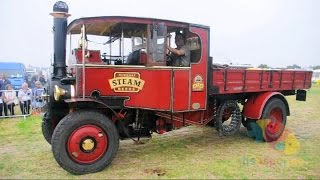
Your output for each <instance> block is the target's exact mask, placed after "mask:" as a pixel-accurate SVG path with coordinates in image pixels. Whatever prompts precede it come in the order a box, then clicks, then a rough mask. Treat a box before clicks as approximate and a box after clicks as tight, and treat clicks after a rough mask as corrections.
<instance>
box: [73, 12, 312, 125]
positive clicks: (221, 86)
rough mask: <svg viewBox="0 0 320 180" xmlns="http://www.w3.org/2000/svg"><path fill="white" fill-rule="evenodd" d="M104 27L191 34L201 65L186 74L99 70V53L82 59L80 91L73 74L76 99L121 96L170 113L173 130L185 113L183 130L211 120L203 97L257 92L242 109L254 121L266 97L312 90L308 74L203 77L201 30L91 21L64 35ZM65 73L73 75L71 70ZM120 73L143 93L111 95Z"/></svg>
mask: <svg viewBox="0 0 320 180" xmlns="http://www.w3.org/2000/svg"><path fill="white" fill-rule="evenodd" d="M106 22H128V23H141V24H152V23H154V22H157V23H159V22H163V23H164V24H165V25H167V26H176V27H184V28H187V27H189V31H190V32H188V34H187V35H188V36H190V37H193V36H194V35H195V34H196V35H198V36H199V38H200V41H201V59H200V61H199V62H196V63H195V62H192V63H191V65H190V67H186V68H176V67H166V66H158V67H152V66H151V67H150V66H149V64H148V62H147V66H126V65H103V64H104V63H101V64H99V63H98V62H101V58H100V52H95V51H91V50H90V51H89V52H90V54H92V57H89V58H88V59H87V62H88V63H87V65H86V69H85V74H86V76H85V86H84V87H83V83H82V79H83V77H82V66H78V67H77V72H76V73H75V75H76V76H77V85H76V92H77V96H78V97H81V96H83V94H82V89H83V88H85V96H87V97H89V96H90V95H91V93H92V92H93V91H99V92H100V95H101V96H122V97H123V96H126V97H129V98H128V100H126V101H125V102H124V106H125V107H127V108H137V109H139V108H141V109H152V110H156V111H166V112H171V113H173V122H172V123H174V125H175V126H181V125H182V124H183V123H182V119H183V118H182V113H181V112H188V113H184V117H185V123H186V124H205V123H208V122H209V121H210V120H211V119H210V117H211V115H212V112H211V111H210V110H207V108H208V106H211V105H210V102H207V101H208V96H213V95H217V96H219V95H224V94H243V93H252V92H260V93H261V94H260V95H258V96H257V97H255V96H254V97H253V96H252V97H251V98H250V99H249V100H248V101H247V102H246V104H245V106H244V115H245V116H246V117H248V118H252V119H259V118H260V116H261V113H262V110H263V107H264V105H265V103H266V101H267V100H268V99H269V98H270V97H271V96H273V95H276V94H279V95H281V93H280V92H281V91H283V90H296V89H308V88H310V87H311V76H312V72H311V71H293V70H252V69H228V68H226V69H223V68H221V69H219V68H215V69H212V70H213V72H212V73H211V74H208V72H207V71H208V67H207V66H208V65H207V63H208V59H209V57H208V56H209V28H208V27H205V26H203V27H202V26H193V25H191V24H187V23H180V22H174V21H166V20H155V19H148V18H130V17H93V18H81V19H78V20H75V21H73V22H72V23H71V24H70V25H69V27H68V32H71V33H79V30H80V27H81V26H82V24H94V23H106ZM93 33H94V32H93ZM75 56H76V59H77V61H76V62H77V63H82V61H81V59H82V58H81V57H82V52H81V50H80V51H76V53H75ZM140 58H141V59H140V62H146V60H147V59H148V57H146V54H144V55H142V56H140ZM69 67H71V68H73V69H75V68H74V67H72V66H69ZM210 68H211V67H210ZM73 72H75V71H73ZM119 72H132V73H139V75H140V79H142V80H143V81H144V82H145V83H144V87H143V89H141V90H139V91H138V92H115V91H114V90H113V89H111V87H110V84H109V80H110V79H112V78H114V75H115V73H119ZM196 77H201V78H200V79H202V82H203V87H204V88H203V89H200V90H199V89H195V90H194V89H193V83H194V82H195V79H197V78H196ZM208 78H212V84H208ZM208 86H209V88H211V87H213V89H214V90H213V91H210V93H211V94H208V92H207V89H208ZM196 87H197V86H196ZM281 96H282V95H281ZM192 111H194V112H192ZM209 114H210V115H209ZM159 116H161V117H164V118H165V119H167V120H168V119H169V120H171V114H170V113H163V112H162V113H160V115H159ZM226 116H227V115H226Z"/></svg>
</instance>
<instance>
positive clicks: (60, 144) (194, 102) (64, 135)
mask: <svg viewBox="0 0 320 180" xmlns="http://www.w3.org/2000/svg"><path fill="white" fill-rule="evenodd" d="M51 15H52V16H53V18H54V27H53V31H54V63H53V74H52V77H51V81H50V86H49V88H48V95H49V96H48V102H47V108H46V112H45V114H44V117H43V123H42V131H43V135H44V137H45V139H46V140H47V141H48V142H49V143H50V144H51V146H52V151H53V154H54V158H55V159H56V161H57V162H58V163H59V165H60V166H61V167H63V168H64V169H65V170H67V171H69V172H71V173H73V174H85V173H92V172H97V171H101V170H103V169H104V168H105V167H106V166H107V165H108V164H110V162H111V161H112V159H113V158H114V157H115V155H116V153H117V150H118V146H119V140H120V139H125V138H132V139H134V138H139V137H142V136H150V135H151V133H152V132H156V133H160V134H161V133H164V132H167V131H171V130H174V129H177V128H180V127H183V126H188V125H210V126H213V127H215V128H216V129H217V130H218V131H219V133H220V135H232V134H234V133H236V132H237V131H238V130H239V128H240V126H241V124H243V125H244V126H245V127H246V128H247V130H248V134H249V135H251V136H254V137H255V138H257V139H262V140H264V141H267V142H270V141H274V140H277V139H278V138H279V137H280V136H281V134H282V132H283V131H284V128H285V125H286V119H287V116H289V115H290V110H289V106H288V102H287V100H286V98H285V96H288V95H296V99H297V100H301V101H305V100H306V91H305V90H304V89H308V88H310V87H311V77H312V72H311V71H300V70H277V69H265V70H262V69H252V68H244V67H230V66H223V65H218V64H214V63H213V62H212V61H213V60H212V57H210V55H209V49H210V43H209V39H210V29H209V27H208V26H203V25H198V24H190V23H185V22H176V21H169V20H160V19H151V18H136V17H114V16H111V17H110V16H103V17H88V18H80V19H76V20H74V21H72V22H71V23H70V24H69V25H67V18H68V16H69V14H68V6H67V4H66V3H64V2H62V1H58V2H57V3H55V5H54V7H53V12H52V13H51ZM67 38H68V41H67ZM174 39H175V41H174ZM67 42H68V44H69V45H70V48H68V49H67V48H66V46H67ZM174 42H175V43H176V44H177V47H176V48H175V46H174V44H175V43H174ZM179 43H181V44H179ZM74 44H75V45H76V46H75V47H74V46H73V45H74ZM171 47H172V48H171ZM181 47H182V48H181ZM181 49H183V50H182V51H181ZM67 50H68V51H69V53H70V56H69V58H68V61H67V62H68V66H67V64H66V51H67ZM102 52H105V53H102ZM101 53H102V54H101ZM179 61H181V62H182V61H185V62H187V63H181V62H179ZM172 62H175V63H172ZM240 104H241V105H240ZM239 105H240V106H241V108H240V106H239ZM257 120H260V121H263V122H264V123H263V124H265V125H264V126H258V125H257V123H256V121H257Z"/></svg>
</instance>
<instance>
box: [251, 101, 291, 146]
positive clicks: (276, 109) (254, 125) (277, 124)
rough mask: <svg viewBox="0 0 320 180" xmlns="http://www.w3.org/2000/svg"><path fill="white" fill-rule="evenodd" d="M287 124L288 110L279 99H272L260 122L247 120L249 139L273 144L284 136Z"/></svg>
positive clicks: (266, 106)
mask: <svg viewBox="0 0 320 180" xmlns="http://www.w3.org/2000/svg"><path fill="white" fill-rule="evenodd" d="M286 122H287V108H286V105H285V103H284V102H283V101H282V100H281V99H278V98H272V99H270V100H269V101H268V102H267V104H266V105H265V107H264V109H263V112H262V115H261V118H260V119H259V120H247V121H246V128H247V130H248V135H249V137H255V138H256V140H257V141H266V142H272V141H276V140H277V139H279V137H280V136H281V135H282V133H283V131H284V129H285V125H286Z"/></svg>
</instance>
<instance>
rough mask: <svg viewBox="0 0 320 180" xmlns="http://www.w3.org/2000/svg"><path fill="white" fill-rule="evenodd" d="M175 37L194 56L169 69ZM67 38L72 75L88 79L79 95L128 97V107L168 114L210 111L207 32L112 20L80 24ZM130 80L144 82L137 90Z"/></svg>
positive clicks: (167, 24)
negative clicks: (201, 110) (170, 48)
mask: <svg viewBox="0 0 320 180" xmlns="http://www.w3.org/2000/svg"><path fill="white" fill-rule="evenodd" d="M177 32H179V33H181V34H182V35H183V38H184V42H185V46H186V47H187V51H189V52H187V53H189V54H190V56H188V58H189V59H188V61H190V65H189V66H188V67H181V66H179V67H177V66H170V65H169V64H170V58H171V57H170V54H169V52H168V50H167V46H171V47H175V43H174V37H175V34H176V33H177ZM67 33H68V34H69V38H70V39H71V41H70V42H71V43H70V45H71V48H70V49H71V56H70V57H69V59H68V68H69V69H68V72H69V73H70V74H71V75H72V76H74V77H76V78H77V79H79V80H80V79H83V78H84V76H83V74H84V73H85V74H86V76H85V80H83V81H85V83H84V84H82V83H80V84H78V85H76V90H75V92H76V96H80V97H81V96H85V97H90V96H91V95H92V94H99V96H100V97H104V98H108V97H116V96H122V97H128V98H127V99H126V100H125V102H123V104H124V105H125V106H130V107H140V108H148V109H157V110H163V111H170V112H179V111H189V110H200V109H205V108H206V96H207V89H206V88H207V85H206V82H207V64H208V59H209V57H208V42H209V34H208V33H209V27H206V26H200V25H194V24H188V23H181V22H175V21H168V20H159V19H150V18H133V17H113V16H112V17H93V18H81V19H77V20H75V21H73V22H71V23H70V25H69V26H68V30H67ZM72 39H75V40H73V41H72ZM73 42H77V43H73ZM74 45H76V47H74ZM83 55H84V56H85V58H84V59H83V58H82V57H83ZM83 63H84V64H85V67H86V70H85V72H83V69H82V66H81V65H80V64H83ZM119 71H122V72H119ZM128 71H129V72H130V73H129V72H128ZM131 77H134V78H136V79H139V81H141V82H144V83H142V84H141V86H140V87H135V84H131V82H133V79H132V78H131ZM83 81H82V82H83ZM76 82H80V81H76ZM95 82H100V83H95ZM82 85H84V86H82ZM106 103H107V101H106Z"/></svg>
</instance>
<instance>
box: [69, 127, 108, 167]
mask: <svg viewBox="0 0 320 180" xmlns="http://www.w3.org/2000/svg"><path fill="white" fill-rule="evenodd" d="M87 138H92V139H93V140H94V141H95V148H94V149H93V151H91V152H84V151H83V150H82V149H81V148H80V147H81V143H82V141H83V140H84V139H87ZM107 148H108V137H107V135H106V133H105V132H104V131H103V130H102V129H101V128H100V127H98V126H95V125H83V126H81V127H79V128H78V129H76V130H74V131H73V132H72V133H71V135H70V136H69V138H68V142H67V151H68V154H69V156H70V157H71V158H72V159H73V160H74V161H76V162H78V163H83V164H89V163H92V162H96V161H97V160H98V159H100V158H101V157H102V156H103V155H104V153H105V152H106V151H107Z"/></svg>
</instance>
